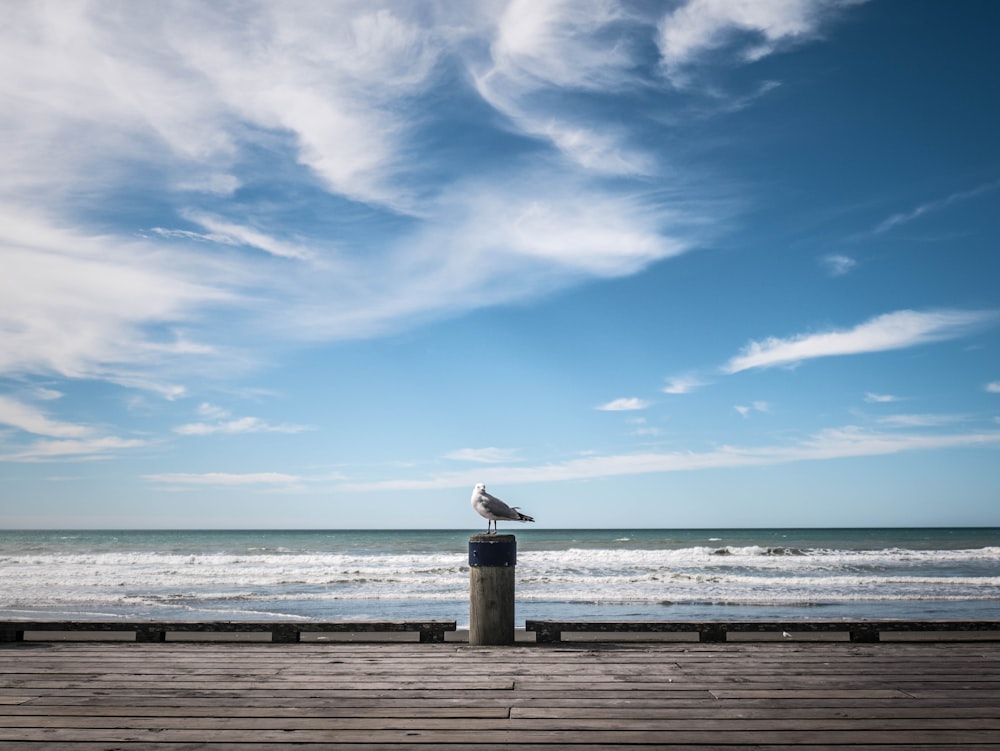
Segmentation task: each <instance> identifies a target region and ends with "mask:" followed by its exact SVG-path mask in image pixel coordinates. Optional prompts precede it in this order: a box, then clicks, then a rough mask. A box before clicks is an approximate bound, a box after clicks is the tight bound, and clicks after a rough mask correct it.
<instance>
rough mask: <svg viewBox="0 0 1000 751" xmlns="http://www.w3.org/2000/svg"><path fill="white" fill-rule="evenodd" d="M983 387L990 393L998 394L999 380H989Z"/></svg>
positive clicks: (999, 389)
mask: <svg viewBox="0 0 1000 751" xmlns="http://www.w3.org/2000/svg"><path fill="white" fill-rule="evenodd" d="M984 388H985V389H986V390H987V391H988V392H989V393H991V394H1000V381H991V382H990V383H987V384H986V386H985V387H984Z"/></svg>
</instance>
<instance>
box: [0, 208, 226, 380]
mask: <svg viewBox="0 0 1000 751" xmlns="http://www.w3.org/2000/svg"><path fill="white" fill-rule="evenodd" d="M0 253H2V254H3V257H4V260H5V262H6V263H7V264H9V268H14V269H17V273H15V274H0V373H55V374H58V375H62V376H67V377H73V378H83V377H98V378H100V377H104V378H108V379H111V380H114V379H116V378H119V377H120V378H121V379H123V380H124V379H127V378H128V377H129V375H130V367H129V366H132V365H135V364H137V363H145V364H150V365H152V364H157V363H160V362H162V358H171V359H173V358H175V357H176V356H178V355H183V354H185V353H186V352H190V350H191V343H190V342H189V341H188V340H187V339H186V338H185V337H183V336H177V335H175V336H174V337H172V339H165V338H164V335H163V333H162V331H161V332H157V333H156V334H155V335H154V334H152V333H150V332H149V331H148V330H147V327H148V326H150V325H154V324H164V323H169V322H173V323H175V324H182V323H184V322H185V321H187V320H189V319H190V318H191V317H192V316H193V315H194V314H195V311H197V310H198V309H199V308H202V307H207V306H209V305H212V304H216V303H221V302H223V301H230V300H232V299H233V297H232V295H231V294H230V293H229V292H227V291H225V290H224V288H223V287H222V285H221V283H218V284H216V283H213V280H215V278H216V277H217V275H218V272H219V269H218V268H213V267H212V265H210V264H206V263H202V262H200V261H198V259H195V258H190V257H187V256H186V255H185V254H184V253H180V254H178V255H174V256H171V257H168V256H166V255H165V254H163V253H160V252H159V250H158V249H157V248H156V247H155V246H152V245H149V244H146V243H143V242H137V241H132V240H123V239H120V238H118V239H115V238H110V237H107V236H102V235H96V234H91V233H86V232H83V231H75V230H72V229H60V228H56V227H54V226H53V224H52V223H51V222H49V221H47V220H45V219H43V218H41V217H39V216H37V215H35V214H33V213H32V212H31V211H27V210H24V209H23V208H18V207H15V206H12V205H8V206H7V207H6V209H5V210H0ZM199 275H200V276H201V277H202V278H200V279H199V278H198V277H199ZM205 351H206V350H204V349H203V350H201V351H200V354H204V353H205Z"/></svg>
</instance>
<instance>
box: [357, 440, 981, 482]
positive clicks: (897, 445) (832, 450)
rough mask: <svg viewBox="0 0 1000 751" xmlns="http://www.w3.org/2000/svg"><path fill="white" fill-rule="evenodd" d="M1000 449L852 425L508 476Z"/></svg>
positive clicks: (452, 478)
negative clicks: (789, 438) (761, 442)
mask: <svg viewBox="0 0 1000 751" xmlns="http://www.w3.org/2000/svg"><path fill="white" fill-rule="evenodd" d="M997 446H1000V431H985V432H978V433H974V432H973V433H952V434H947V433H940V432H935V433H933V434H922V433H913V432H911V433H899V432H878V431H870V430H864V429H861V428H858V427H856V426H846V427H842V428H834V429H829V430H824V431H821V432H819V433H817V434H815V435H812V436H809V437H807V438H805V439H803V440H802V441H799V442H797V443H790V444H786V445H773V446H760V447H755V448H739V447H734V446H723V447H720V448H718V449H715V450H712V451H706V452H701V453H698V452H690V451H684V452H647V453H638V454H612V455H593V456H586V457H582V458H579V459H573V460H570V461H566V462H557V463H549V464H543V465H538V466H510V467H504V468H502V470H501V469H498V470H496V473H497V474H498V475H499V474H500V472H502V475H503V478H504V482H506V483H508V484H528V483H542V482H563V481H573V480H588V479H597V478H605V477H618V476H624V475H638V474H649V473H666V472H690V471H697V470H705V469H728V468H739V467H763V466H770V465H776V464H787V463H790V462H800V461H835V460H840V459H849V458H855V457H864V456H886V455H892V454H900V453H906V452H910V451H935V450H948V449H955V448H965V447H997ZM476 482H479V480H478V479H477V477H476V475H475V473H474V472H454V473H448V474H442V475H438V476H435V477H429V478H423V479H399V480H380V481H374V482H353V483H347V484H345V485H344V486H343V487H344V489H346V490H356V491H370V490H400V491H407V490H427V489H436V488H459V487H466V486H471V485H473V484H475V483H476Z"/></svg>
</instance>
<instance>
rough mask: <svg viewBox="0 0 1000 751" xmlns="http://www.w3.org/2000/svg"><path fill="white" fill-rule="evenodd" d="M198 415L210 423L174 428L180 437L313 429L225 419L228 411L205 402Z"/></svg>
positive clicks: (257, 421)
mask: <svg viewBox="0 0 1000 751" xmlns="http://www.w3.org/2000/svg"><path fill="white" fill-rule="evenodd" d="M198 414H199V415H201V416H202V417H204V418H207V419H209V420H212V422H193V423H187V424H185V425H179V426H177V427H176V428H174V432H175V433H179V434H180V435H213V434H216V433H222V434H228V435H234V434H239V433H301V432H303V431H306V430H312V429H313V428H311V427H309V426H307V425H285V424H282V425H272V424H270V423H269V422H267V421H266V420H261V419H260V418H259V417H238V418H235V419H232V420H230V419H227V418H229V416H230V413H229V411H228V410H226V409H223V408H222V407H218V406H216V405H213V404H209V403H207V402H205V403H202V404H201V405H199V407H198Z"/></svg>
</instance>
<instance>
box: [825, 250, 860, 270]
mask: <svg viewBox="0 0 1000 751" xmlns="http://www.w3.org/2000/svg"><path fill="white" fill-rule="evenodd" d="M822 261H823V266H824V267H825V268H826V271H827V273H828V274H829V275H830V276H844V275H845V274H847V273H849V272H850V271H851V270H852V269H853V268H854V267H855V266H857V265H858V262H857V261H855V260H854V259H853V258H851V257H850V256H845V255H843V254H841V253H832V254H830V255H827V256H823V259H822Z"/></svg>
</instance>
